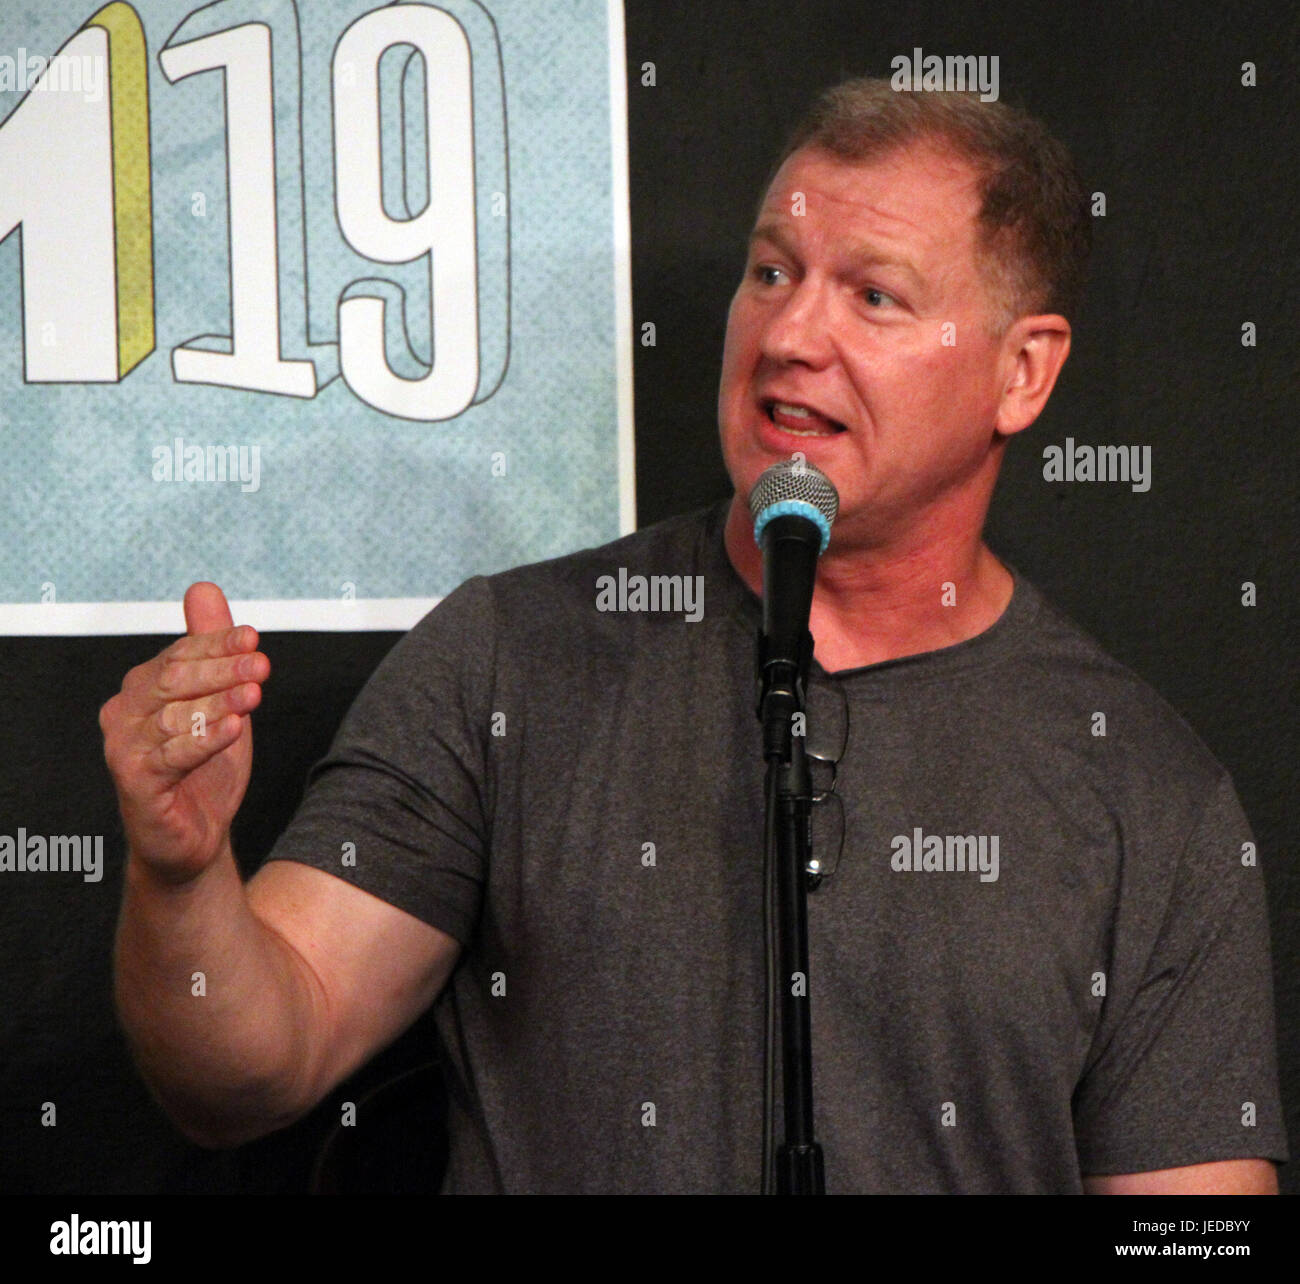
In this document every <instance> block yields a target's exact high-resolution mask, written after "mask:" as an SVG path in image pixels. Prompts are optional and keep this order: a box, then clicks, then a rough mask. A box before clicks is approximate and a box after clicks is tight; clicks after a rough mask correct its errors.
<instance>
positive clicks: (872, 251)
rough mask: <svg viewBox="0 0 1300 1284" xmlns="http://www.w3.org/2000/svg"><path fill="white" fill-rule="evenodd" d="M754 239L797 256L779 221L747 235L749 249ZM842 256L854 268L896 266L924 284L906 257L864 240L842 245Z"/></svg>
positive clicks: (763, 225)
mask: <svg viewBox="0 0 1300 1284" xmlns="http://www.w3.org/2000/svg"><path fill="white" fill-rule="evenodd" d="M756 241H767V242H769V243H770V244H771V245H774V246H776V248H777V249H778V250H780V251H781V252H782V253H783V254H788V255H790V257H791V258H797V257H798V255H797V252H796V251H795V248H794V244H793V243H792V242H791V240H790V238H789V237H788V236H787V235H786V233H785V229H784V228H783V227H782V226H781V224H779V223H772V222H765V223H760V224H759V225H758V226H757V227H755V228H754V230H753V231H752V232H751V233H750V235H749V244H750V247H751V249H752V248H753V245H754V243H755V242H756ZM843 252H844V257H845V258H846V259H847V260H848V262H849V263H851V264H852V265H853V266H854V267H855V268H859V269H866V268H873V267H886V268H897V269H898V270H899V271H900V272H903V273H904V274H905V275H907V276H909V277H911V279H912V281H913V282H914V283H915V284H916V285H918V286H922V285H924V284H925V281H924V278H923V277H922V276H921V273H920V272H919V271H918V270H917V268H916V267H915V265H914V264H912V263H911V262H910V261H909V260H908V259H905V258H902V257H900V256H899V255H897V254H887V253H885V252H884V251H883V250H880V249H877V248H876V247H875V246H872V245H867V244H865V243H864V242H851V243H850V244H848V245H846V246H845V247H844V251H843Z"/></svg>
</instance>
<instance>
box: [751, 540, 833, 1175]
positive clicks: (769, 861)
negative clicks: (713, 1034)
mask: <svg viewBox="0 0 1300 1284" xmlns="http://www.w3.org/2000/svg"><path fill="white" fill-rule="evenodd" d="M813 556H816V555H815V554H814V555H813ZM765 587H766V586H765ZM765 597H766V594H765ZM804 618H805V619H806V618H807V616H806V614H805V616H804ZM812 651H813V638H812V634H811V633H809V632H808V631H807V629H805V630H804V634H803V637H802V639H801V641H800V644H799V659H798V662H797V664H791V663H789V662H788V661H784V660H782V659H772V660H769V658H768V652H769V648H768V645H767V639H766V638H765V636H764V633H763V632H760V634H759V657H758V659H759V680H760V684H761V688H760V697H759V709H758V716H759V719H760V721H761V722H762V726H763V757H764V759H765V760H766V763H767V773H766V825H765V843H766V847H767V850H766V852H765V856H766V860H765V865H766V867H767V868H768V869H769V871H773V874H774V881H775V885H776V889H775V890H776V918H777V940H778V949H777V957H778V965H777V969H776V982H777V986H778V987H779V989H780V992H781V1005H780V1010H781V1042H782V1054H783V1055H782V1063H781V1064H782V1088H783V1097H784V1105H785V1141H784V1143H783V1144H782V1146H781V1147H780V1149H779V1150H778V1152H777V1154H776V1181H777V1194H779V1195H824V1194H825V1193H826V1175H825V1169H824V1166H823V1160H822V1148H821V1146H820V1145H818V1143H817V1141H816V1140H815V1138H814V1135H813V1077H812V1015H811V1011H810V1001H811V1000H810V992H811V987H810V984H809V980H808V884H807V870H808V863H809V859H810V857H811V852H812V835H811V822H810V817H811V812H812V778H811V776H810V774H809V771H808V761H807V758H806V756H805V754H804V739H805V737H804V736H802V735H795V734H794V718H795V715H796V714H803V713H804V692H805V690H806V684H807V676H808V667H809V664H810V662H811V659H812ZM805 716H806V715H805ZM773 858H774V859H773ZM773 865H774V866H775V869H774V870H773ZM771 892H772V888H771V887H770V886H769V887H768V888H767V889H765V894H767V895H771Z"/></svg>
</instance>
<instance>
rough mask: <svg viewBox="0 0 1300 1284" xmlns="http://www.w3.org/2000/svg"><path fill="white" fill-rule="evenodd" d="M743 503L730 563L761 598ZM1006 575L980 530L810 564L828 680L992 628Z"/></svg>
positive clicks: (832, 554) (734, 518)
mask: <svg viewBox="0 0 1300 1284" xmlns="http://www.w3.org/2000/svg"><path fill="white" fill-rule="evenodd" d="M753 531H754V528H753V522H752V520H751V518H750V515H749V509H748V506H747V505H746V504H745V503H744V502H743V501H742V500H741V499H740V498H739V497H736V498H734V499H733V500H732V503H731V509H730V512H729V513H728V516H727V527H726V534H725V538H726V546H727V556H728V557H729V558H730V559H731V564H732V566H733V567H735V569H736V573H737V574H738V575H739V576H740V578H741V579H742V580H744V582H745V583H746V584H748V585H749V587H750V588H751V589H752V590H753V591H754V593H756V594H757V595H758V596H760V597H761V596H762V593H763V556H762V553H761V552H760V550H759V549H758V547H757V545H755V543H754V534H753ZM1012 588H1013V580H1012V578H1011V573H1010V572H1009V571H1008V570H1007V569H1006V567H1005V566H1003V565H1002V563H1001V562H999V561H998V559H997V558H996V557H994V555H993V553H992V552H991V551H990V550H989V549H988V547H987V546H986V545H985V544H984V543H983V541H982V540H981V539H980V536H979V530H978V529H975V530H965V531H955V532H951V533H948V534H947V535H940V536H938V537H931V538H927V539H926V540H925V541H924V543H923V544H920V545H917V546H915V547H911V548H900V547H899V546H897V545H894V546H884V547H876V548H864V549H852V550H848V551H837V550H835V549H828V550H827V552H826V553H825V554H823V556H822V557H821V559H820V560H819V562H818V564H817V586H816V589H815V591H814V593H813V604H812V618H811V620H810V621H809V628H810V629H811V630H812V635H813V642H814V654H815V655H816V657H817V661H818V663H820V664H821V666H822V668H823V669H825V670H826V671H827V672H828V673H834V672H836V671H838V670H841V669H856V668H860V667H861V666H863V665H867V664H879V663H881V662H882V661H884V660H895V659H898V658H899V657H901V656H905V655H918V654H921V653H922V652H925V651H938V650H940V649H942V648H943V647H949V646H955V645H956V644H957V643H959V642H965V641H967V640H968V639H969V638H973V637H976V636H978V635H979V634H980V633H983V632H984V631H985V630H986V629H988V628H990V627H991V626H992V625H993V624H994V623H995V622H996V621H997V620H998V618H999V617H1000V616H1001V615H1002V613H1003V612H1004V611H1005V610H1006V608H1007V604H1008V603H1009V602H1010V601H1011V594H1012Z"/></svg>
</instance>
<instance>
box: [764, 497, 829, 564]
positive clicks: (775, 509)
mask: <svg viewBox="0 0 1300 1284" xmlns="http://www.w3.org/2000/svg"><path fill="white" fill-rule="evenodd" d="M776 517H806V518H807V519H808V520H809V521H810V522H812V523H813V524H814V525H815V526H816V527H817V529H818V530H819V531H821V533H822V546H821V548H820V549H819V550H818V553H819V554H820V553H824V552H825V551H826V545H827V544H829V543H830V542H831V524H830V522H828V521H827V520H826V514H825V513H823V512H822V511H821V509H820V508H818V507H817V506H816V505H815V504H810V503H809V502H808V501H807V500H806V499H779V500H777V502H776V503H775V504H768V506H767V507H766V508H764V509H763V511H762V512H761V513H759V515H758V516H757V517H756V518H755V519H754V543H755V544H757V545H759V546H760V547H762V544H763V528H764V527H765V526H766V525H767V524H768V522H770V521H772V520H773V518H776Z"/></svg>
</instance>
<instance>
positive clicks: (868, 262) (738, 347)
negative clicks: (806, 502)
mask: <svg viewBox="0 0 1300 1284" xmlns="http://www.w3.org/2000/svg"><path fill="white" fill-rule="evenodd" d="M978 209H979V198H978V193H977V191H976V174H975V171H974V170H973V169H972V168H971V166H969V165H968V164H967V163H966V162H964V161H961V160H958V159H956V158H955V157H952V156H951V155H949V154H947V153H945V152H942V151H939V150H936V149H935V148H933V147H931V146H927V145H917V146H913V147H908V148H906V149H903V150H899V151H896V152H893V153H891V154H889V155H887V156H884V157H882V158H880V159H877V160H874V161H872V162H870V163H868V164H865V165H853V164H846V163H845V162H842V161H840V160H838V159H836V158H834V157H832V156H830V155H828V154H827V153H824V152H821V151H815V150H807V149H805V150H803V151H800V152H796V153H795V154H794V155H793V156H791V157H790V158H789V160H787V161H786V163H785V164H784V165H783V166H782V167H781V169H780V171H779V172H778V174H777V176H776V178H775V179H774V180H773V182H772V186H771V187H770V188H769V190H768V193H767V196H766V198H765V200H764V204H763V209H762V212H761V214H760V215H759V218H758V223H757V225H756V227H755V229H754V233H753V236H752V239H751V244H750V252H749V256H748V260H747V262H746V270H745V277H744V280H743V281H742V282H741V284H740V287H739V289H737V291H736V294H735V297H734V299H733V300H732V303H731V310H730V313H729V315H728V320H727V339H726V347H725V350H724V353H723V362H722V380H721V386H720V388H719V394H718V420H719V425H720V429H721V434H722V451H723V457H724V459H725V460H726V464H727V470H728V472H729V473H730V475H731V479H732V482H733V483H734V484H735V486H736V489H737V492H738V493H739V494H740V495H742V496H747V495H748V493H749V491H750V489H751V488H752V487H753V485H754V482H755V481H756V480H757V479H758V476H759V474H760V473H762V472H763V470H764V469H765V468H767V467H768V466H769V465H771V464H773V463H775V462H776V461H777V460H778V459H788V458H790V457H791V456H792V455H794V454H795V452H798V451H801V452H803V455H804V457H805V458H806V460H807V462H808V463H810V464H813V465H815V466H816V467H818V468H820V469H821V470H822V471H823V472H825V473H826V475H827V476H828V477H830V479H831V480H832V481H833V482H834V483H835V485H836V488H837V489H838V490H839V493H840V521H839V523H838V524H837V526H836V533H837V538H838V539H839V540H841V541H847V540H850V539H853V540H855V542H856V540H861V541H864V542H869V543H870V542H876V541H879V540H883V539H896V538H898V537H899V536H900V535H902V534H904V533H905V532H907V531H908V530H909V529H910V528H913V527H914V526H915V524H916V523H917V522H926V521H928V519H931V518H934V517H935V516H937V515H941V514H942V513H943V512H944V511H945V510H948V511H955V510H952V508H951V506H953V505H964V506H968V507H969V506H972V505H978V504H979V503H981V502H982V503H983V504H987V495H988V491H989V490H991V488H992V482H993V480H994V478H995V477H996V472H997V465H998V455H1000V452H997V453H996V454H995V455H993V456H990V447H991V445H992V443H993V440H994V431H993V429H994V424H995V421H996V416H997V410H998V405H999V400H1000V393H1001V390H1002V384H1003V381H1004V380H1005V377H1006V367H1005V365H1004V364H1003V363H1002V362H1001V361H1000V359H999V357H1000V344H999V341H998V340H997V339H995V338H993V337H991V334H990V327H991V325H992V323H993V319H994V312H995V303H994V300H993V298H992V297H991V295H990V291H989V286H988V283H987V280H986V278H985V276H984V275H983V273H982V272H981V269H980V266H979V261H978V259H977V244H976V221H975V220H976V215H977V213H978ZM981 496H982V499H981ZM980 516H981V517H982V509H981V511H980Z"/></svg>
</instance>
